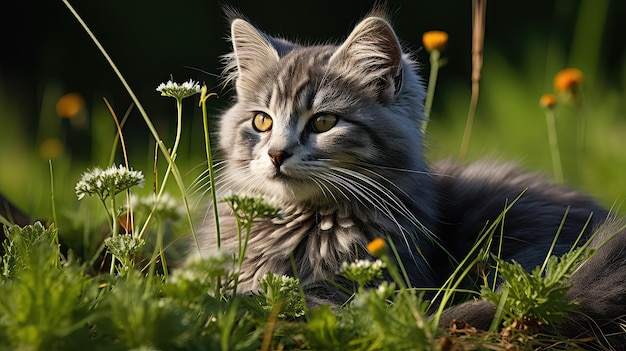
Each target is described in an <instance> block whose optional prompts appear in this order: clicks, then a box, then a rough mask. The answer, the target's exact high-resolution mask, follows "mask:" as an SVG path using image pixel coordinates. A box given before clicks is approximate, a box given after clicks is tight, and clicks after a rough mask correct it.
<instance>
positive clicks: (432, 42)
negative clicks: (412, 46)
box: [422, 30, 448, 52]
mask: <svg viewBox="0 0 626 351" xmlns="http://www.w3.org/2000/svg"><path fill="white" fill-rule="evenodd" d="M422 43H423V44H424V48H426V51H428V52H431V51H433V50H439V51H441V50H443V49H444V48H445V47H446V45H447V44H448V33H446V32H443V31H440V30H431V31H429V32H426V33H424V34H423V35H422Z"/></svg>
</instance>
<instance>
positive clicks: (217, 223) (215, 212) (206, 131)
mask: <svg viewBox="0 0 626 351" xmlns="http://www.w3.org/2000/svg"><path fill="white" fill-rule="evenodd" d="M206 91H207V88H206V85H202V90H201V95H200V104H201V106H202V124H203V126H204V144H205V147H206V159H207V167H208V169H209V183H210V186H211V188H210V189H211V200H212V201H213V218H214V220H215V236H216V240H215V242H216V244H217V249H218V250H219V249H220V246H221V234H220V220H219V215H218V210H217V191H216V188H215V169H214V168H213V156H212V154H211V138H210V136H209V122H208V119H207V111H206V98H207V97H209V96H211V95H213V94H208V95H207V94H206ZM195 240H196V245H197V246H198V250H199V249H200V246H199V245H198V240H197V238H195Z"/></svg>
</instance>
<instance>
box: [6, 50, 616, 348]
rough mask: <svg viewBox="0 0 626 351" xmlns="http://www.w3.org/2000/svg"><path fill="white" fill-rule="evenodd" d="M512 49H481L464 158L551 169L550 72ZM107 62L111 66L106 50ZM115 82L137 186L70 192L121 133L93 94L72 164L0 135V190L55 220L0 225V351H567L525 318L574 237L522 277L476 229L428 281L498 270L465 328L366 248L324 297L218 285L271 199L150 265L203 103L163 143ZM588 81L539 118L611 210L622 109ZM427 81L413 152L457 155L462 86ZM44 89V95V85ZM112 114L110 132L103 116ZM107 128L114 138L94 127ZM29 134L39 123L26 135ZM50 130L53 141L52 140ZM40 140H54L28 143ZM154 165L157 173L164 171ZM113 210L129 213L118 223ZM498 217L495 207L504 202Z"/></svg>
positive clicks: (557, 273)
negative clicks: (87, 141) (225, 231)
mask: <svg viewBox="0 0 626 351" xmlns="http://www.w3.org/2000/svg"><path fill="white" fill-rule="evenodd" d="M94 39H95V38H94ZM528 45H529V49H528V50H527V52H528V53H529V54H528V55H529V56H528V59H527V60H526V61H527V62H528V67H527V71H526V72H517V71H515V70H513V69H512V68H511V67H509V65H508V64H507V62H506V60H504V59H503V58H502V57H500V56H499V54H498V52H497V51H495V50H494V49H492V48H487V49H486V52H485V53H486V60H485V67H484V69H483V71H482V80H481V99H480V101H479V103H478V105H477V109H476V115H475V120H474V122H473V129H472V134H471V135H472V138H471V142H469V144H468V145H467V154H466V155H465V159H466V160H471V159H475V158H479V157H482V156H484V154H485V153H490V152H491V151H490V150H498V154H497V155H495V156H496V157H502V158H504V157H507V158H511V157H512V158H516V159H520V162H521V163H522V164H523V165H524V166H528V167H529V168H534V169H539V170H544V171H545V172H546V173H548V174H550V173H551V172H553V170H554V169H555V168H554V167H553V164H552V162H553V158H552V156H551V153H550V143H549V140H548V131H547V129H546V121H545V115H544V111H542V108H541V106H540V105H539V97H540V96H541V95H542V94H544V93H546V92H548V91H546V90H550V89H551V80H552V75H553V74H554V73H556V71H555V72H550V73H549V74H546V73H545V70H544V69H542V68H543V67H544V66H545V65H543V64H541V63H540V62H538V57H541V55H540V54H539V52H540V51H539V50H537V49H536V48H538V47H542V46H543V45H542V44H538V43H529V44H528ZM103 52H104V49H103ZM442 54H445V51H443V52H442ZM110 63H111V64H112V65H114V64H113V61H112V60H110ZM625 68H626V67H625ZM442 69H445V67H444V68H442ZM118 74H119V72H118ZM120 78H121V79H122V81H123V85H124V86H125V87H126V89H127V90H128V91H129V93H130V94H131V96H133V98H134V100H135V104H136V108H137V109H138V110H139V112H140V114H141V115H142V116H143V118H144V121H145V123H146V125H147V126H148V128H149V130H150V134H151V135H150V136H151V137H152V138H153V140H152V141H151V142H150V144H149V145H148V147H147V149H149V150H151V151H150V155H151V156H150V157H145V153H143V154H142V152H132V151H124V152H122V153H121V154H122V155H123V156H124V159H126V160H127V161H125V166H126V169H130V168H132V167H133V165H137V168H141V169H145V170H147V171H145V173H144V174H143V175H142V177H143V178H144V184H145V185H144V187H143V188H137V185H138V184H139V183H140V182H136V181H135V182H132V181H131V182H127V183H124V184H125V185H120V183H115V184H114V185H111V184H108V185H106V186H108V187H111V186H112V187H113V188H112V189H111V188H109V189H108V190H109V192H110V193H111V194H112V195H108V196H107V197H104V196H103V195H98V194H95V195H94V196H91V197H90V196H86V197H85V198H84V199H83V200H80V201H78V200H77V199H76V192H75V189H74V184H76V183H77V182H79V180H80V179H81V175H82V174H84V173H85V171H86V170H90V169H91V170H92V171H91V172H93V166H94V165H99V166H102V167H106V166H110V165H112V164H113V160H116V159H119V158H120V155H119V154H118V145H119V144H120V142H122V141H124V140H125V139H126V137H125V136H124V135H123V133H122V132H121V131H123V125H124V119H125V118H124V117H123V116H122V118H119V120H117V121H114V119H113V117H116V119H117V116H116V112H115V111H110V110H108V109H107V108H105V107H104V105H105V104H104V103H96V104H94V105H95V106H96V107H95V110H93V111H84V110H80V109H79V111H82V112H77V114H80V113H87V112H89V114H90V116H91V118H92V120H93V123H92V128H94V129H93V130H92V131H91V132H92V133H93V134H94V136H95V137H94V138H93V145H92V147H91V148H92V149H93V150H100V151H94V153H93V155H92V158H91V160H89V162H84V161H80V160H79V159H77V158H72V157H71V156H70V153H69V152H67V150H66V152H60V151H59V152H57V153H52V154H50V153H48V154H45V155H43V156H42V154H41V152H42V151H41V150H39V145H37V146H35V145H32V144H28V143H24V142H22V141H21V140H24V139H25V138H23V137H22V136H24V135H27V134H28V131H26V130H21V129H20V128H21V127H20V125H19V124H11V123H9V124H8V126H7V128H8V130H7V133H6V137H5V138H3V139H2V141H0V143H2V145H1V146H2V147H0V157H1V158H2V160H3V162H5V164H10V165H11V166H12V167H1V168H0V187H2V189H3V191H5V195H7V196H8V197H9V198H11V199H14V200H15V202H16V203H17V204H18V205H19V206H20V207H22V208H24V209H26V211H27V212H28V213H31V214H34V215H35V217H36V218H55V220H54V221H53V222H54V223H51V224H49V223H46V225H41V224H39V223H36V224H34V225H31V226H26V227H19V226H7V227H6V229H5V231H6V236H7V240H6V241H5V242H4V244H3V245H4V251H5V253H4V256H3V257H2V260H1V261H0V269H1V273H2V276H1V277H0V295H1V296H3V297H4V298H3V299H1V300H0V349H7V350H9V349H10V350H13V349H24V350H42V349H46V350H60V349H63V350H71V349H77V350H83V349H86V348H93V349H106V350H117V349H119V350H128V349H136V350H153V349H162V350H170V349H176V350H195V349H211V350H213V349H216V350H259V349H260V350H274V349H279V350H334V349H337V350H339V349H341V350H345V349H350V350H389V349H394V350H395V349H397V350H401V349H411V350H455V349H462V348H466V349H471V348H487V349H492V350H508V349H521V350H524V349H528V350H530V349H537V348H548V349H573V348H576V347H579V346H580V345H579V344H578V343H579V342H581V343H582V342H584V340H579V341H575V340H574V341H569V340H562V339H561V338H559V337H558V336H555V335H544V334H539V333H538V332H537V329H535V328H533V327H534V326H536V324H538V323H541V324H543V325H546V324H552V323H557V322H558V319H559V318H560V316H561V313H562V312H563V310H565V309H567V308H575V306H570V305H569V304H565V303H564V302H563V300H562V297H563V294H564V293H565V292H566V291H567V287H566V285H565V281H566V279H567V277H568V276H569V274H571V272H572V271H573V270H574V269H575V268H576V267H577V265H578V264H579V263H580V261H581V256H582V254H581V252H582V251H572V252H571V253H569V254H567V255H566V256H564V257H562V258H555V257H551V258H546V262H545V264H544V265H543V266H542V267H538V268H537V269H535V270H534V271H532V272H530V273H527V272H524V271H523V270H521V269H520V267H519V266H518V265H516V264H514V263H510V262H501V261H499V260H498V259H497V257H495V258H492V257H490V256H489V255H488V254H485V253H484V252H482V251H481V248H482V247H483V245H484V243H486V242H490V241H492V240H497V237H498V235H497V234H498V233H497V232H496V228H497V225H494V226H492V228H491V229H489V230H487V231H486V232H485V235H484V236H483V239H482V241H481V242H480V243H477V245H476V246H475V247H474V248H473V250H472V251H473V253H478V255H477V257H478V259H472V258H470V257H468V258H467V259H466V260H464V261H462V262H461V264H460V265H459V267H458V269H457V270H456V272H455V275H454V276H453V277H451V278H450V280H449V282H448V283H447V284H446V286H445V287H444V288H442V290H441V291H440V293H439V294H438V295H437V296H438V298H440V299H441V300H440V301H448V300H452V299H453V294H454V293H457V292H459V293H466V292H467V291H463V290H460V289H458V287H459V286H460V283H461V281H462V279H463V277H464V276H465V275H466V274H467V272H468V271H469V270H471V269H472V268H473V267H474V266H476V265H480V264H481V263H483V261H486V262H487V263H489V264H493V265H494V266H497V270H498V272H499V273H500V276H501V277H503V278H507V281H509V282H511V283H510V284H508V285H505V286H504V287H503V288H502V289H501V290H498V291H496V289H495V287H494V286H493V285H490V284H487V283H486V284H485V286H484V287H483V288H482V290H481V291H478V290H476V291H472V292H473V293H475V294H476V295H477V296H478V295H480V296H482V297H484V298H486V299H488V300H491V301H493V302H494V303H495V304H496V305H497V306H498V308H499V309H498V316H499V318H498V319H497V322H496V323H494V326H493V328H492V329H491V330H490V331H478V330H476V329H474V328H472V327H471V326H469V325H464V324H462V323H460V322H457V323H455V324H454V325H452V326H451V328H450V329H449V330H442V329H440V328H439V327H437V320H438V317H439V315H438V314H439V313H441V310H442V309H439V310H438V311H437V312H435V315H434V316H429V315H428V313H429V312H428V311H429V310H431V309H432V307H433V306H430V305H429V301H426V300H424V299H423V296H422V295H421V294H420V292H419V291H416V290H414V289H411V288H408V287H406V286H405V283H404V281H405V280H404V279H403V278H402V275H401V274H400V272H399V271H394V269H393V266H392V265H391V264H390V262H391V260H389V257H387V256H386V255H387V254H385V253H384V252H386V251H384V252H383V253H381V257H380V259H381V261H380V262H381V263H367V262H361V263H354V264H351V263H350V262H348V263H346V265H345V266H344V270H343V271H342V273H341V274H342V275H343V276H344V277H348V278H349V279H352V280H353V281H354V282H355V289H354V291H353V293H354V295H353V297H352V299H351V301H350V302H349V303H347V304H346V305H345V306H341V307H339V308H336V309H331V308H330V307H328V306H322V307H317V308H309V307H308V306H307V304H306V301H305V300H304V299H303V293H302V291H301V288H300V285H299V284H298V280H297V277H296V278H289V277H278V276H274V275H271V274H269V275H267V276H266V277H265V278H264V280H263V281H262V283H261V288H262V289H261V291H260V292H259V293H258V294H252V295H238V294H236V291H237V276H238V274H239V270H238V266H239V265H241V260H240V257H241V255H242V254H243V253H244V252H245V249H246V238H247V233H248V232H249V230H250V226H251V225H252V221H253V219H254V218H256V217H258V216H267V215H272V214H273V213H274V211H275V209H272V208H271V207H269V206H267V204H265V203H263V202H262V201H260V200H259V199H249V198H239V197H236V196H235V197H231V198H229V199H228V201H229V204H230V205H231V207H233V208H235V209H237V211H236V213H237V214H238V221H239V224H240V225H239V228H240V238H241V241H240V252H239V253H238V254H237V255H228V254H225V253H223V252H221V251H217V252H216V253H214V254H213V255H210V256H206V257H203V258H195V259H191V260H189V261H187V262H186V263H185V264H184V265H183V266H182V267H181V268H180V269H177V270H174V271H173V272H170V271H168V270H167V265H166V264H164V262H165V257H166V256H165V255H164V254H163V253H164V251H167V252H168V253H170V254H171V256H172V257H176V250H177V249H178V244H179V243H180V242H181V241H180V240H179V239H180V235H181V234H180V233H186V232H189V231H190V230H193V229H194V227H195V218H194V217H193V216H192V215H191V213H193V208H194V203H193V201H192V199H193V194H192V189H194V186H193V185H194V182H196V181H197V179H203V177H205V176H211V177H212V175H206V170H207V168H206V167H201V168H198V167H196V165H198V164H204V165H206V164H209V165H210V164H212V158H211V151H210V142H209V141H208V135H209V134H208V132H207V131H208V130H209V128H208V123H211V120H210V119H208V117H207V109H206V104H210V103H211V101H210V99H206V97H207V95H208V93H207V91H206V90H204V92H203V95H202V97H201V102H203V104H202V112H201V113H202V115H203V120H204V121H205V124H204V126H205V133H204V134H203V135H194V134H191V135H187V136H189V138H191V139H192V140H188V141H187V142H186V141H185V140H184V139H185V137H184V135H185V134H182V133H183V132H182V131H180V128H178V132H177V133H176V138H175V141H174V142H173V144H172V145H166V144H165V142H163V141H162V139H161V136H160V135H159V133H158V131H157V129H156V128H155V127H154V125H153V123H152V121H151V120H150V118H149V116H148V115H147V114H146V113H145V111H144V110H143V108H142V107H141V103H140V101H139V100H138V99H137V98H136V97H134V94H133V93H132V89H131V87H130V86H129V85H128V84H126V82H125V81H124V80H123V76H122V75H121V74H120ZM599 81H600V80H599V79H596V80H595V85H594V86H593V87H590V86H585V85H583V87H582V90H581V91H579V92H578V93H579V94H580V95H579V96H578V97H577V99H578V100H577V101H578V102H577V103H571V102H565V100H563V102H562V103H561V102H559V104H558V105H557V106H556V107H555V110H554V113H555V116H556V121H557V124H556V132H557V133H558V134H559V135H558V140H559V142H560V144H559V145H558V147H560V148H561V160H562V167H563V176H564V178H565V181H566V182H567V183H572V184H574V185H577V186H579V187H581V188H584V189H586V190H589V191H590V192H591V193H594V194H597V195H598V196H600V198H601V200H602V201H603V202H604V203H605V204H606V205H607V206H613V205H614V204H617V205H619V203H620V201H621V200H620V198H621V196H622V193H621V191H622V190H621V189H626V179H625V178H624V177H623V176H622V171H623V165H624V164H625V163H624V162H626V159H625V158H626V155H624V154H623V152H621V147H622V146H623V145H622V138H623V135H624V132H626V121H623V120H622V119H620V116H621V111H623V110H624V106H623V104H624V102H623V101H622V99H620V97H621V96H622V95H623V94H622V93H621V92H620V91H619V90H617V89H616V88H613V87H611V86H609V85H608V84H605V85H603V84H599V83H598V82H599ZM546 82H549V84H547V83H546ZM547 86H549V87H550V88H547ZM438 89H439V92H438V94H437V96H436V97H435V99H434V100H433V101H432V103H433V109H432V111H431V122H430V123H429V125H428V133H429V134H430V136H431V138H432V139H433V140H434V143H436V145H437V146H436V147H433V148H431V151H430V155H429V156H430V157H431V158H433V159H437V158H441V157H444V156H449V155H456V154H457V152H458V150H459V144H460V142H461V140H462V136H463V135H464V134H465V129H464V126H465V124H466V123H465V119H464V118H463V117H464V116H466V115H467V105H468V104H467V102H468V96H469V94H468V91H467V89H466V88H465V87H462V88H457V87H442V86H441V85H440V86H439V87H438ZM49 93H50V94H51V95H55V96H56V95H58V96H60V93H59V92H54V89H53V88H50V90H49ZM191 100H192V99H188V101H191ZM98 106H100V107H98ZM176 106H177V116H176V117H177V120H178V121H180V120H181V117H182V116H183V111H185V112H186V111H188V110H190V108H191V106H192V105H191V104H183V102H182V98H179V99H178V98H177V99H176ZM183 106H184V107H183ZM0 108H1V109H2V111H3V112H5V113H6V114H8V115H18V112H17V111H19V106H13V105H12V104H11V102H10V101H8V100H6V98H4V97H2V96H0ZM198 113H200V112H198ZM443 115H446V116H448V119H444V118H443V117H442V116H443ZM78 117H80V116H78ZM72 118H77V117H76V116H74V117H72ZM66 122H69V123H77V122H76V120H73V119H69V120H56V122H54V123H57V124H55V125H52V126H51V128H52V129H53V130H55V129H57V130H62V128H63V126H62V124H63V123H66ZM583 122H584V123H583ZM54 123H53V124H54ZM116 123H119V128H114V126H115V124H116ZM180 125H181V124H180V122H179V123H178V124H177V126H180ZM111 127H113V128H111ZM116 129H117V130H118V131H119V133H118V136H116V135H114V133H112V132H111V130H116ZM581 129H582V130H581ZM581 132H584V133H581ZM583 136H584V137H583ZM53 137H54V136H53ZM26 140H28V139H27V138H26ZM44 140H47V139H46V138H43V137H41V138H39V139H38V140H37V141H38V143H39V142H43V141H44ZM59 140H60V141H61V144H63V140H61V136H59ZM529 140H531V141H532V142H530V143H529ZM50 145H54V144H49V146H50ZM198 145H200V146H201V147H200V148H197V147H196V146H198ZM444 146H445V147H444ZM192 149H197V150H201V149H206V158H207V159H203V157H204V156H203V155H193V153H192V152H191V150H192ZM15 150H19V151H17V152H16V151H15ZM51 150H52V151H54V150H55V149H54V148H53V147H48V148H47V149H46V150H44V151H46V152H50V151H51ZM101 150H107V151H106V152H103V151H101ZM57 151H58V150H57ZM129 152H130V153H129ZM155 154H157V155H159V156H158V157H157V156H154V155H155ZM46 158H50V159H51V161H50V162H48V161H47V160H46ZM20 168H21V169H28V170H29V174H30V175H29V177H28V178H27V179H24V177H13V176H12V173H13V170H14V169H20ZM187 170H188V171H187ZM170 175H171V176H172V177H173V182H172V181H167V178H169V177H170ZM68 179H69V180H73V181H68ZM94 186H95V185H94ZM115 194H117V195H115ZM86 195H89V194H86ZM170 200H171V201H170ZM103 204H104V206H103ZM129 204H132V205H129ZM511 205H514V204H511ZM103 207H104V208H103ZM618 209H619V206H618ZM126 213H132V217H130V216H126V215H125V214H126ZM120 218H121V219H122V221H120V220H119V219H120ZM130 218H132V219H133V221H131V222H130V223H129V221H128V219H130ZM124 219H126V221H124ZM500 220H501V221H505V220H506V211H504V212H503V214H502V216H501V218H500ZM46 222H48V221H46ZM48 224H49V225H48ZM118 226H119V227H121V228H122V229H121V230H118V229H117V228H119V227H118ZM120 231H122V232H124V231H125V232H127V233H128V234H119V233H118V232H120ZM555 234H556V233H555ZM59 242H61V244H62V245H59ZM392 249H393V248H392ZM391 251H392V250H391ZM391 251H390V252H391ZM481 253H482V254H481ZM111 257H115V259H113V260H111ZM382 266H386V267H387V269H390V270H391V271H390V273H392V274H391V276H393V277H394V278H395V280H394V281H392V282H386V283H381V284H378V283H373V284H374V287H375V288H372V289H367V288H365V286H367V283H368V282H369V281H370V280H371V279H376V278H377V277H379V275H380V272H379V271H377V270H378V269H381V267H382ZM537 297H539V298H540V299H537ZM501 327H504V328H501Z"/></svg>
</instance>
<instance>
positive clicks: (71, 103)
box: [56, 93, 85, 118]
mask: <svg viewBox="0 0 626 351" xmlns="http://www.w3.org/2000/svg"><path fill="white" fill-rule="evenodd" d="M84 107H85V99H83V97H82V95H80V94H78V93H68V94H65V95H63V96H61V98H59V100H57V104H56V111H57V115H58V116H59V117H61V118H72V117H74V116H75V115H76V114H78V112H80V111H81V110H82V109H83V108H84Z"/></svg>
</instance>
